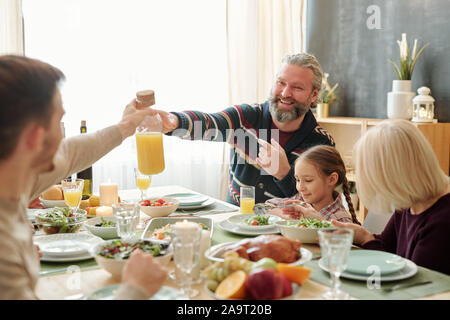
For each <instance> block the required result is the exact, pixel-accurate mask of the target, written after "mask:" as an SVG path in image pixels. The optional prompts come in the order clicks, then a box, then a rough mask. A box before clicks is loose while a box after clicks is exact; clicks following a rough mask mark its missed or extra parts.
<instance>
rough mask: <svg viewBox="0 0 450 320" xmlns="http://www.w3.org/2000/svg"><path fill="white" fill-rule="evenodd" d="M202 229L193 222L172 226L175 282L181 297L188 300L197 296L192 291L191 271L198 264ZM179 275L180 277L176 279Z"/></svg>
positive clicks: (194, 291) (195, 292) (196, 291)
mask: <svg viewBox="0 0 450 320" xmlns="http://www.w3.org/2000/svg"><path fill="white" fill-rule="evenodd" d="M201 235H202V228H201V227H200V226H199V225H198V224H196V223H193V222H187V221H186V220H185V221H184V222H182V223H176V224H174V225H173V226H172V246H173V260H174V262H175V267H176V269H177V270H176V274H177V278H176V279H177V281H179V285H180V286H181V294H180V295H181V296H182V297H183V298H186V299H190V298H192V297H195V296H196V295H198V290H193V289H192V287H191V285H192V283H193V279H192V271H193V270H194V269H195V267H196V266H197V265H198V264H199V257H200V239H201ZM178 275H180V277H178Z"/></svg>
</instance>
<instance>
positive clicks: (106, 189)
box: [100, 183, 119, 206]
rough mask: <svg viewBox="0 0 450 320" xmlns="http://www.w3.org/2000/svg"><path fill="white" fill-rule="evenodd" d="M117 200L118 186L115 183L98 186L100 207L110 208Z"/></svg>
mask: <svg viewBox="0 0 450 320" xmlns="http://www.w3.org/2000/svg"><path fill="white" fill-rule="evenodd" d="M118 199H119V186H118V185H117V183H102V184H100V205H101V206H112V205H113V204H115V203H117V202H118Z"/></svg>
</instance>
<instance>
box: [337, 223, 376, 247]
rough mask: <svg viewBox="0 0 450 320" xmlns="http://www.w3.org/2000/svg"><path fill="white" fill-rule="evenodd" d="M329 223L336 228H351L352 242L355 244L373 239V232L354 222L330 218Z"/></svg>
mask: <svg viewBox="0 0 450 320" xmlns="http://www.w3.org/2000/svg"><path fill="white" fill-rule="evenodd" d="M331 223H332V224H333V225H334V226H336V227H338V228H348V229H352V230H353V243H354V244H357V245H360V246H362V245H364V244H366V243H367V242H369V241H371V240H375V237H374V236H373V234H371V233H370V232H369V231H367V230H366V229H364V228H363V227H361V226H359V225H357V224H354V223H343V222H338V221H336V220H331Z"/></svg>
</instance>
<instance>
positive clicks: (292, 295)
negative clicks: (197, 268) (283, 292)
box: [205, 283, 300, 301]
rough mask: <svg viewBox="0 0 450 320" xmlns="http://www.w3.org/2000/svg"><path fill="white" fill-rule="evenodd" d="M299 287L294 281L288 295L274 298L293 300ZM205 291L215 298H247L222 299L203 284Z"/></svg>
mask: <svg viewBox="0 0 450 320" xmlns="http://www.w3.org/2000/svg"><path fill="white" fill-rule="evenodd" d="M299 289H300V286H299V285H298V284H296V283H292V294H291V295H289V296H286V297H284V298H280V299H276V300H293V299H294V297H295V296H296V295H297V293H298V291H299ZM205 291H206V292H207V293H208V294H209V295H210V296H211V297H213V298H214V299H215V300H235V301H236V300H246V299H249V298H245V299H224V298H219V297H218V296H216V294H215V293H214V292H213V291H211V290H209V288H208V287H207V285H206V284H205Z"/></svg>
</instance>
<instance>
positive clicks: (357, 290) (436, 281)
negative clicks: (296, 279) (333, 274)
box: [304, 260, 450, 300]
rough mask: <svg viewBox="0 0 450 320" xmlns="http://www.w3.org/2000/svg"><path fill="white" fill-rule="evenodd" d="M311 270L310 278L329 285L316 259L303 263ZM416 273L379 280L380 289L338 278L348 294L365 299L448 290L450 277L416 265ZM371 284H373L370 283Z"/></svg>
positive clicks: (420, 294) (422, 294) (364, 283)
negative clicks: (415, 284)
mask: <svg viewBox="0 0 450 320" xmlns="http://www.w3.org/2000/svg"><path fill="white" fill-rule="evenodd" d="M304 266H305V267H307V268H310V269H311V270H312V272H311V276H310V279H311V280H313V281H316V282H319V283H321V284H323V285H326V286H328V287H331V279H330V276H329V273H328V272H325V271H323V270H322V269H320V267H319V265H318V261H317V260H316V261H309V262H307V263H305V265H304ZM418 268H419V270H418V271H417V273H416V274H415V275H414V276H413V277H411V278H409V279H405V280H400V281H389V282H381V283H380V287H381V288H380V289H376V288H373V289H369V288H368V286H367V283H366V281H357V280H350V279H345V278H340V281H341V289H342V290H343V291H345V292H347V293H348V294H349V295H350V296H352V297H355V298H358V299H365V300H407V299H417V298H421V297H426V296H429V295H432V294H437V293H441V292H445V291H449V290H450V277H449V276H447V275H445V274H443V273H439V272H436V271H432V270H428V269H425V268H422V267H418ZM423 281H432V282H433V283H431V284H426V285H423V286H417V287H412V288H404V289H399V290H395V291H393V292H389V293H386V292H384V291H383V290H382V288H383V287H391V286H394V285H396V284H409V283H415V282H423ZM372 285H373V284H372Z"/></svg>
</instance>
